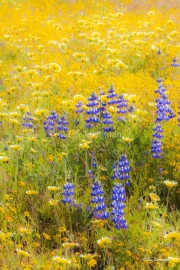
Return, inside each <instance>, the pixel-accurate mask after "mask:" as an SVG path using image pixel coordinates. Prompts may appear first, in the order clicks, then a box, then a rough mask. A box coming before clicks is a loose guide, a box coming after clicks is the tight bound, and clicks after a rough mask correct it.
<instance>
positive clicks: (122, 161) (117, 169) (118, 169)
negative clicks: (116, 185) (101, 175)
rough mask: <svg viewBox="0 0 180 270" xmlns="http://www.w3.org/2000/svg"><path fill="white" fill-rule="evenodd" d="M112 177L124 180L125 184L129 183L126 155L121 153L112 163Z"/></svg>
mask: <svg viewBox="0 0 180 270" xmlns="http://www.w3.org/2000/svg"><path fill="white" fill-rule="evenodd" d="M113 169H114V171H113V176H112V178H113V179H117V180H121V181H125V184H126V186H129V185H130V182H129V179H130V174H129V173H130V164H129V161H128V159H127V156H126V155H121V157H120V158H119V160H118V161H117V162H116V163H115V164H114V165H113Z"/></svg>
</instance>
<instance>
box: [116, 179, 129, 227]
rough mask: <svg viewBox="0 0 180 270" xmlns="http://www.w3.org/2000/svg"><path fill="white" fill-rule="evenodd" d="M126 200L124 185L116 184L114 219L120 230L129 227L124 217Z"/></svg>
mask: <svg viewBox="0 0 180 270" xmlns="http://www.w3.org/2000/svg"><path fill="white" fill-rule="evenodd" d="M125 200H126V195H125V189H124V187H123V185H122V184H121V183H119V184H114V188H113V190H112V201H113V202H112V215H113V219H112V221H113V223H114V224H115V225H114V227H115V228H116V229H118V230H120V229H126V228H128V225H127V223H126V220H125V218H124V208H125V204H124V202H125Z"/></svg>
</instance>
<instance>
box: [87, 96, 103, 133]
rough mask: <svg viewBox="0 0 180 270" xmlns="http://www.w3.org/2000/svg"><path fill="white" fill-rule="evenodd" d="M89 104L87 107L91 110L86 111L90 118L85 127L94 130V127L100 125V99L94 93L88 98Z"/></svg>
mask: <svg viewBox="0 0 180 270" xmlns="http://www.w3.org/2000/svg"><path fill="white" fill-rule="evenodd" d="M88 101H89V102H88V104H87V105H86V106H87V107H89V109H88V110H87V111H86V114H88V116H89V117H88V118H87V119H86V124H85V126H86V127H87V128H92V127H93V126H94V125H96V124H97V123H99V111H100V110H99V99H98V96H97V95H96V94H95V93H92V94H91V96H90V97H89V98H88Z"/></svg>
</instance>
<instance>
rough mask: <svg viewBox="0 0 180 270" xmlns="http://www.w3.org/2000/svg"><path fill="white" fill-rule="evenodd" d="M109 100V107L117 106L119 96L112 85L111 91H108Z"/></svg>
mask: <svg viewBox="0 0 180 270" xmlns="http://www.w3.org/2000/svg"><path fill="white" fill-rule="evenodd" d="M107 98H108V99H109V101H108V105H114V104H117V94H116V93H115V91H114V87H113V85H112V84H111V87H110V89H109V91H108V95H107Z"/></svg>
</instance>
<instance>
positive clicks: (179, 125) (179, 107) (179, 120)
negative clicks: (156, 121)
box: [178, 102, 180, 127]
mask: <svg viewBox="0 0 180 270" xmlns="http://www.w3.org/2000/svg"><path fill="white" fill-rule="evenodd" d="M178 109H179V111H178V114H179V115H180V102H179V106H178ZM178 123H179V124H178V127H180V117H179V118H178Z"/></svg>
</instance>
